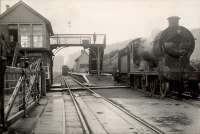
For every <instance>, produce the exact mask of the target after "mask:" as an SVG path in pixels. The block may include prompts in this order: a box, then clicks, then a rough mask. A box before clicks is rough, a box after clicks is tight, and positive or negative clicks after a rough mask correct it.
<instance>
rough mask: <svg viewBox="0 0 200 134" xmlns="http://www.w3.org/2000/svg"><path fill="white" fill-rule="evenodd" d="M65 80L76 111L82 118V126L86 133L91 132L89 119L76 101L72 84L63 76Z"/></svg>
mask: <svg viewBox="0 0 200 134" xmlns="http://www.w3.org/2000/svg"><path fill="white" fill-rule="evenodd" d="M63 81H64V84H65V87H67V89H68V93H69V95H70V97H71V99H72V102H73V104H74V106H75V108H76V111H77V113H78V117H79V120H80V122H81V125H82V128H83V132H84V134H90V133H91V130H90V128H89V126H88V123H87V121H86V120H85V117H84V115H83V113H82V111H81V109H80V107H79V105H78V103H77V102H76V99H75V97H74V94H73V92H72V91H71V86H70V84H69V83H68V82H67V81H66V80H65V79H64V78H63Z"/></svg>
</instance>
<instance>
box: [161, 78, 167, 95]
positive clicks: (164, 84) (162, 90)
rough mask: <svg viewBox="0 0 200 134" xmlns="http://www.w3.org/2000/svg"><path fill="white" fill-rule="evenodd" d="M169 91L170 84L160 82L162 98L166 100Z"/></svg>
mask: <svg viewBox="0 0 200 134" xmlns="http://www.w3.org/2000/svg"><path fill="white" fill-rule="evenodd" d="M168 90H169V83H168V82H166V81H164V80H160V98H164V97H165V96H166V95H167V91H168Z"/></svg>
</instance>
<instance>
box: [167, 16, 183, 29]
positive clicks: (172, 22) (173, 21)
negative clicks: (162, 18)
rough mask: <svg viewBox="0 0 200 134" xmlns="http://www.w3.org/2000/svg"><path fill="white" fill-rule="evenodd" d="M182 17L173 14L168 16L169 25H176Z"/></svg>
mask: <svg viewBox="0 0 200 134" xmlns="http://www.w3.org/2000/svg"><path fill="white" fill-rule="evenodd" d="M180 19H181V18H180V17H178V16H171V17H168V18H167V20H168V22H169V27H176V26H178V25H179V20H180Z"/></svg>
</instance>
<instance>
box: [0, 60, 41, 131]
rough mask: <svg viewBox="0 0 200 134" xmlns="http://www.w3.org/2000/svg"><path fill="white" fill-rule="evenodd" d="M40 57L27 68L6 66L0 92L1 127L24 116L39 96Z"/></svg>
mask: <svg viewBox="0 0 200 134" xmlns="http://www.w3.org/2000/svg"><path fill="white" fill-rule="evenodd" d="M41 71H42V69H41V59H37V60H35V62H33V63H31V64H30V65H29V66H28V67H27V68H17V67H10V66H6V68H5V74H4V88H3V94H1V97H3V98H2V99H1V105H0V106H1V109H0V110H1V113H2V114H1V116H0V117H1V118H0V125H1V128H3V129H5V128H6V127H8V126H9V125H11V124H12V123H14V122H15V121H17V120H18V119H19V118H20V117H22V116H24V117H26V115H27V113H28V112H29V111H30V109H31V108H32V107H33V106H34V105H35V104H36V103H37V102H38V101H39V99H40V96H41V90H42V89H41V87H42V86H41Z"/></svg>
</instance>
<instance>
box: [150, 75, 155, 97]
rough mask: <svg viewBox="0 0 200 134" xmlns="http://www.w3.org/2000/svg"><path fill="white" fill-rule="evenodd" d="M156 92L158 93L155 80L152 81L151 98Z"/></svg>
mask: <svg viewBox="0 0 200 134" xmlns="http://www.w3.org/2000/svg"><path fill="white" fill-rule="evenodd" d="M155 91H156V80H155V79H153V80H151V81H150V95H151V96H153V95H155Z"/></svg>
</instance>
